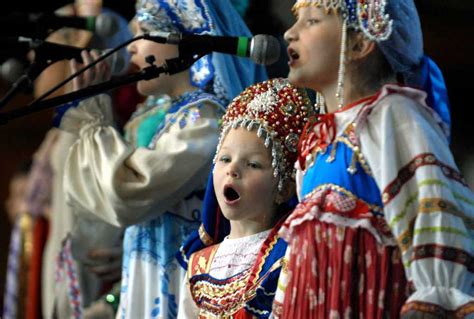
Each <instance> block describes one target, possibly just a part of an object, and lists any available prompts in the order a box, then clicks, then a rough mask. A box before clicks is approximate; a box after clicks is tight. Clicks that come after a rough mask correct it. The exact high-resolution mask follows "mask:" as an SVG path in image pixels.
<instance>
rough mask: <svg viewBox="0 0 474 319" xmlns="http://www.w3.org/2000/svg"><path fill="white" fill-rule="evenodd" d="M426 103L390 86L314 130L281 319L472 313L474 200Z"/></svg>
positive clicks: (291, 233)
mask: <svg viewBox="0 0 474 319" xmlns="http://www.w3.org/2000/svg"><path fill="white" fill-rule="evenodd" d="M424 97H425V96H424V93H422V92H421V91H418V90H414V89H410V88H401V87H398V86H395V85H392V86H385V87H384V88H383V89H382V91H381V92H380V94H379V95H377V96H375V97H373V98H370V99H365V100H362V101H359V102H358V103H356V104H355V105H351V106H348V107H346V108H344V109H342V110H341V111H339V112H337V113H335V114H333V115H326V116H323V117H322V118H321V119H320V120H319V121H318V122H316V124H314V125H313V126H311V127H310V128H309V129H308V130H307V131H306V133H305V135H304V136H303V137H302V141H301V142H300V154H301V158H300V162H299V166H300V167H299V170H298V174H297V177H298V178H297V179H298V186H299V195H300V200H301V203H300V204H299V205H298V207H297V208H296V209H295V211H294V212H293V213H292V214H291V215H290V217H289V219H288V220H287V221H286V223H285V224H284V227H283V228H282V230H281V234H282V237H283V238H284V239H285V240H287V241H288V243H289V249H288V251H287V254H286V257H285V258H286V259H288V269H287V270H286V269H284V270H283V272H282V276H281V277H280V283H279V289H280V290H278V291H277V296H276V298H275V303H274V308H273V312H274V315H275V317H277V318H279V317H280V318H305V319H309V318H357V317H358V318H398V317H399V316H400V312H402V313H403V312H405V311H408V310H410V309H419V310H420V309H422V310H424V311H427V312H430V313H432V314H434V315H437V316H443V315H447V314H456V315H457V316H459V317H464V316H465V315H467V314H469V313H473V306H474V302H473V297H472V295H473V292H474V291H473V289H474V288H473V287H474V285H473V283H474V280H473V270H474V269H473V268H474V266H473V265H474V262H473V257H472V256H473V247H474V246H473V237H474V236H473V225H474V224H473V216H474V196H473V194H472V192H471V191H470V190H469V188H468V187H467V186H466V184H465V183H464V182H463V180H462V179H461V177H460V174H459V172H458V170H457V168H456V166H455V164H454V161H453V158H452V156H451V154H450V152H449V149H448V144H447V141H446V138H445V136H444V134H443V132H442V130H441V129H440V128H439V127H438V126H437V125H436V121H435V119H436V118H435V117H434V115H433V114H432V113H431V111H430V110H429V109H428V108H426V107H425V106H424ZM407 279H408V281H409V282H410V283H411V284H407ZM408 287H411V289H409V288H408Z"/></svg>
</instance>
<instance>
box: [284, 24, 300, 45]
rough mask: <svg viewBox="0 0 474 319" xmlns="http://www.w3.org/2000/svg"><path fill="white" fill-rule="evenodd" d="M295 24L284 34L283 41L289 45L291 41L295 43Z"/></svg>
mask: <svg viewBox="0 0 474 319" xmlns="http://www.w3.org/2000/svg"><path fill="white" fill-rule="evenodd" d="M295 29H296V23H295V24H293V26H291V28H289V29H288V30H286V32H285V34H284V35H283V37H284V38H285V41H286V42H288V43H290V42H292V41H295V40H296V38H297V32H296V30H295Z"/></svg>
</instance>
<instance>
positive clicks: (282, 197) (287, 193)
mask: <svg viewBox="0 0 474 319" xmlns="http://www.w3.org/2000/svg"><path fill="white" fill-rule="evenodd" d="M295 191H296V184H295V182H294V181H293V180H290V181H286V182H285V183H284V184H283V189H282V190H281V191H278V193H277V195H276V198H275V203H276V204H277V205H280V204H283V203H284V202H286V201H288V200H289V199H290V198H291V196H293V195H294V194H295Z"/></svg>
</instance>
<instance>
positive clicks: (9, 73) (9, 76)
mask: <svg viewBox="0 0 474 319" xmlns="http://www.w3.org/2000/svg"><path fill="white" fill-rule="evenodd" d="M25 69H26V66H25V65H24V64H23V63H21V62H20V61H18V60H17V59H15V58H10V59H8V60H6V61H5V62H3V64H2V65H1V66H0V74H1V76H2V78H3V79H5V80H6V81H8V82H9V83H14V82H15V81H16V80H18V79H19V78H20V76H22V75H23V73H24V72H25Z"/></svg>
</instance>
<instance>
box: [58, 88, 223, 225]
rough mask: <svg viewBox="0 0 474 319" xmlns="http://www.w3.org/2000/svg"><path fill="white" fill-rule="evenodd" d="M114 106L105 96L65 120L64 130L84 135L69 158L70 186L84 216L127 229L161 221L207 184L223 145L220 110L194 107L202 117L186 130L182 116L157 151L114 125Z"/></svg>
mask: <svg viewBox="0 0 474 319" xmlns="http://www.w3.org/2000/svg"><path fill="white" fill-rule="evenodd" d="M110 104H111V102H110V98H109V97H108V96H106V95H100V96H96V97H94V98H90V99H87V100H85V101H83V102H81V103H80V104H79V106H78V107H77V108H71V109H70V110H68V111H67V112H66V114H65V115H64V117H63V120H62V122H61V128H62V129H65V130H68V131H71V132H76V133H77V134H79V136H80V138H79V139H78V140H77V141H76V143H75V144H74V145H73V146H72V147H71V149H70V152H69V155H68V159H67V163H66V167H65V175H64V187H65V191H66V194H67V199H68V202H69V204H70V205H72V206H73V207H74V209H75V211H76V212H78V213H79V214H81V212H82V213H83V214H88V213H93V214H96V215H98V216H99V217H100V218H102V219H104V220H106V221H107V222H109V223H111V224H113V225H117V226H126V225H131V224H136V223H138V222H141V221H144V220H147V219H150V218H153V217H156V214H157V213H159V212H163V211H165V210H166V209H168V208H170V207H172V206H173V205H175V204H176V203H177V202H179V201H180V200H181V199H182V198H184V197H185V196H186V195H188V194H189V193H190V192H191V191H192V190H194V189H196V188H197V187H199V186H200V184H202V183H203V180H205V176H206V175H207V174H208V172H209V169H210V164H211V160H212V156H213V154H214V152H215V148H216V145H217V139H218V124H217V121H218V116H217V111H216V110H217V106H215V105H211V104H210V103H206V104H204V105H203V106H202V107H198V106H195V107H191V108H189V109H188V110H189V111H190V112H194V113H196V114H198V115H195V116H194V118H193V121H188V123H187V125H186V126H185V127H180V118H179V117H178V119H177V121H175V122H174V123H173V124H171V125H170V126H169V127H168V129H167V130H166V131H165V132H164V133H163V134H162V135H161V136H160V138H159V139H158V140H157V142H156V144H155V147H154V149H148V148H137V149H136V148H134V147H133V146H132V145H130V144H129V143H127V142H126V141H124V139H123V138H122V136H121V135H120V133H119V132H118V131H117V130H116V129H115V128H114V127H113V126H112V121H111V111H110V107H111V106H110ZM194 113H193V114H194ZM183 116H185V115H183Z"/></svg>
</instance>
